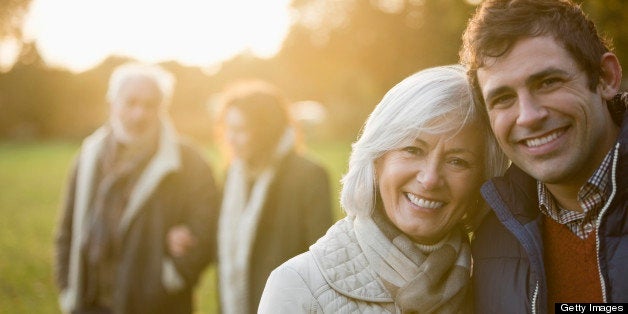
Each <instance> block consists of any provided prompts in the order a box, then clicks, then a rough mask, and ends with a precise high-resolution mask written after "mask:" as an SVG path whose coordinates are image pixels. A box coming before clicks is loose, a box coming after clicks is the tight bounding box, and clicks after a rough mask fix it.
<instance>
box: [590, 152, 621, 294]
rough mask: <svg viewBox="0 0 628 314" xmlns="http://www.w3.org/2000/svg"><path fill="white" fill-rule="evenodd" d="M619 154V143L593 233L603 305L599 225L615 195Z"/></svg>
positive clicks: (604, 288)
mask: <svg viewBox="0 0 628 314" xmlns="http://www.w3.org/2000/svg"><path fill="white" fill-rule="evenodd" d="M618 152H619V143H617V145H616V146H615V153H614V156H613V164H612V167H611V169H612V170H611V187H612V190H611V195H610V197H609V198H608V201H606V205H604V208H602V210H601V211H600V213H599V214H598V217H597V223H596V224H595V233H596V235H597V236H596V237H595V251H596V253H597V254H596V255H595V257H596V260H597V272H598V276H599V277H600V284H601V285H602V300H603V302H604V303H606V302H608V301H607V297H606V281H605V280H604V276H603V275H602V267H601V265H600V224H601V223H602V217H604V214H605V213H606V210H608V208H609V207H610V205H611V203H612V201H613V198H614V197H615V193H616V192H617V179H616V175H617V162H618V161H619V160H618V159H619V156H618V154H619V153H618Z"/></svg>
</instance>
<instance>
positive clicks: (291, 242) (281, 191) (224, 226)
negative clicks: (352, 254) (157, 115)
mask: <svg viewBox="0 0 628 314" xmlns="http://www.w3.org/2000/svg"><path fill="white" fill-rule="evenodd" d="M218 121H219V128H220V132H219V134H220V135H221V138H222V139H223V140H224V143H225V144H226V148H227V152H228V153H229V154H230V157H231V158H230V163H229V168H228V170H227V175H226V180H225V185H224V194H223V203H222V207H221V214H220V219H219V231H218V232H219V235H218V246H219V250H218V258H219V261H218V262H219V264H218V276H219V288H220V290H219V291H220V303H221V308H222V311H223V312H224V313H255V312H256V311H257V306H258V303H259V300H260V297H261V294H262V291H263V289H264V285H265V283H266V279H267V278H268V275H269V274H270V272H271V271H272V270H273V269H274V268H276V267H277V266H279V265H280V264H281V263H283V262H285V261H286V260H288V259H289V258H290V257H292V256H295V255H297V254H299V253H302V252H305V251H307V249H308V247H309V246H310V245H311V244H312V243H314V241H316V239H318V238H319V237H320V236H321V235H323V233H324V231H325V230H326V229H327V228H328V227H329V226H330V225H331V224H332V222H333V221H332V211H331V200H330V186H329V179H328V174H327V172H326V171H325V170H324V169H323V168H322V167H321V166H319V165H318V164H316V163H314V162H313V161H311V160H309V159H306V158H305V157H304V156H303V155H301V154H299V153H298V152H297V150H296V138H297V136H296V135H297V133H296V129H295V125H294V124H293V123H292V121H291V119H290V116H289V112H288V109H287V103H286V101H285V100H284V98H283V97H282V96H281V94H280V92H279V91H278V90H277V89H276V88H275V87H273V86H271V85H270V84H267V83H265V82H260V81H249V82H241V83H238V84H235V85H233V86H231V87H229V88H228V89H227V90H226V91H225V92H224V94H223V98H222V101H221V107H220V110H219V112H218Z"/></svg>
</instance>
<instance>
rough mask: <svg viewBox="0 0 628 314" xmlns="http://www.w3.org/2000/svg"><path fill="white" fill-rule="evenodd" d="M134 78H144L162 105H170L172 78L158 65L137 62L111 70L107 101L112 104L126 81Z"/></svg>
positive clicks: (172, 88) (172, 86)
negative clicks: (151, 86)
mask: <svg viewBox="0 0 628 314" xmlns="http://www.w3.org/2000/svg"><path fill="white" fill-rule="evenodd" d="M136 77H142V78H146V79H148V80H150V81H151V82H153V83H154V84H155V86H157V89H158V90H159V92H160V94H161V95H160V96H161V101H162V104H166V105H167V104H169V103H170V99H171V97H172V93H173V90H174V83H175V78H174V76H173V75H172V74H171V73H170V72H168V71H166V70H165V69H164V68H162V67H160V66H158V65H154V64H145V63H139V62H130V63H125V64H122V65H120V66H118V67H117V68H115V69H114V70H113V73H112V74H111V77H110V78H109V88H108V90H107V100H108V101H109V102H114V101H115V100H116V98H117V97H118V95H119V93H120V90H121V89H122V86H124V84H125V83H126V81H127V80H128V79H130V78H136Z"/></svg>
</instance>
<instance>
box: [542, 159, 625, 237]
mask: <svg viewBox="0 0 628 314" xmlns="http://www.w3.org/2000/svg"><path fill="white" fill-rule="evenodd" d="M613 151H614V149H611V150H610V151H609V152H608V154H606V157H604V160H603V161H602V164H600V167H598V168H597V170H595V172H594V173H593V175H592V176H591V177H590V178H589V180H587V182H586V183H585V184H584V185H583V186H582V187H581V188H580V190H579V191H578V204H579V205H580V207H581V208H582V212H581V213H579V212H575V211H572V210H567V209H564V208H561V207H560V206H558V204H556V201H555V200H554V197H553V196H552V195H551V193H550V192H549V191H548V190H547V187H546V186H545V185H544V184H543V183H541V181H537V191H538V195H539V209H540V210H541V212H542V213H543V214H545V215H547V216H548V217H550V218H552V219H553V220H554V221H556V222H558V223H559V224H561V225H566V226H567V227H568V228H569V229H570V230H571V231H572V232H573V233H574V234H575V235H577V236H578V237H579V238H581V239H586V238H587V236H588V235H589V234H590V233H591V231H593V230H594V229H595V226H596V224H597V219H598V214H599V213H600V209H602V207H604V204H605V203H606V202H607V201H608V198H609V196H610V193H611V185H610V182H611V181H610V180H611V165H612V164H613V163H614V159H615V157H614V154H613Z"/></svg>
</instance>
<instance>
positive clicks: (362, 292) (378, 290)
mask: <svg viewBox="0 0 628 314" xmlns="http://www.w3.org/2000/svg"><path fill="white" fill-rule="evenodd" d="M310 252H312V255H313V257H314V260H315V262H316V264H317V265H318V267H319V269H320V270H321V273H322V274H323V277H324V278H325V281H327V284H329V286H331V287H332V289H334V290H335V291H337V292H338V293H340V294H343V295H345V296H347V297H350V298H354V299H358V300H364V301H368V302H393V299H392V296H391V295H390V292H388V290H387V289H386V288H385V287H384V285H383V284H382V282H381V281H380V280H379V279H378V277H377V276H376V275H375V273H374V272H373V271H372V270H371V269H370V268H369V262H368V260H367V259H366V256H365V254H364V251H363V250H362V249H361V247H360V245H359V243H358V240H357V238H356V235H355V231H354V228H353V218H350V217H347V218H345V219H343V220H340V221H339V222H338V223H336V224H335V225H333V226H332V227H331V228H330V229H329V231H328V232H327V234H326V235H325V236H324V237H322V238H321V239H319V240H318V241H317V242H316V243H315V244H313V245H312V246H311V247H310Z"/></svg>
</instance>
